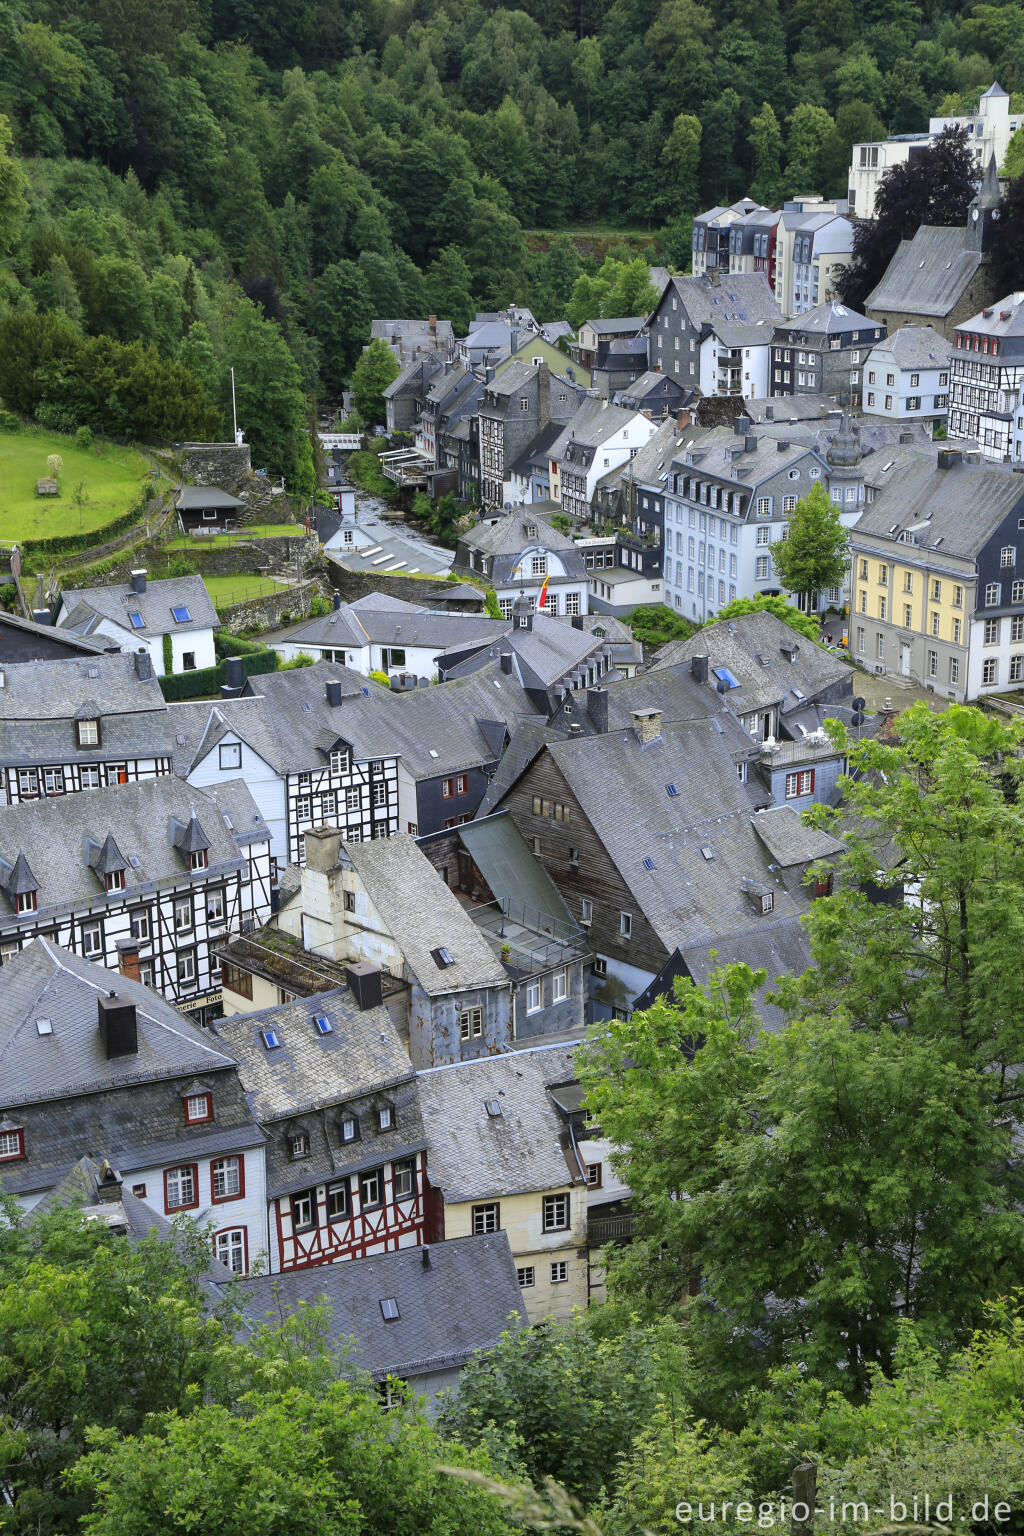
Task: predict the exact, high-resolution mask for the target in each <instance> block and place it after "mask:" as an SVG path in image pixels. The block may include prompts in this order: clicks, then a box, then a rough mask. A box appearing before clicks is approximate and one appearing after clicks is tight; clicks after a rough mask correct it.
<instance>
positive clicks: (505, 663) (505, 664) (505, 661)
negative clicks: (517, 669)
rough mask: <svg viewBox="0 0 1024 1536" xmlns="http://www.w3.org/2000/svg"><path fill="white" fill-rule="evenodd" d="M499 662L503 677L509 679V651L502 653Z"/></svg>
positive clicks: (510, 672) (510, 653) (510, 670)
mask: <svg viewBox="0 0 1024 1536" xmlns="http://www.w3.org/2000/svg"><path fill="white" fill-rule="evenodd" d="M499 660H500V661H501V670H502V671H503V672H504V674H505V676H506V677H511V676H512V652H511V651H502V653H501V656H500V658H499Z"/></svg>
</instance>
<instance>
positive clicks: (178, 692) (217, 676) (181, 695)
mask: <svg viewBox="0 0 1024 1536" xmlns="http://www.w3.org/2000/svg"><path fill="white" fill-rule="evenodd" d="M167 639H168V640H169V639H170V636H169V635H168V636H167ZM241 661H242V677H243V678H246V677H255V676H259V675H261V674H262V673H265V672H276V671H277V669H278V667H279V666H280V664H281V658H280V656H279V655H278V654H277V652H276V651H271V650H269V649H267V648H266V647H265V646H264V647H263V648H262V649H261V650H258V651H256V652H255V654H253V655H249V656H243V657H242V658H241ZM225 672H226V662H225V661H221V662H218V664H217V665H216V666H215V667H201V668H200V669H199V670H198V671H196V672H178V673H175V674H174V675H172V674H171V673H169V672H168V673H167V674H166V676H164V677H161V678H160V680H159V681H160V687H161V689H162V691H163V696H164V698H165V699H166V700H167V702H168V704H172V703H180V702H181V700H183V699H201V698H204V697H206V696H208V695H209V694H214V693H218V692H219V691H220V686H221V684H222V683H223V682H224V678H225Z"/></svg>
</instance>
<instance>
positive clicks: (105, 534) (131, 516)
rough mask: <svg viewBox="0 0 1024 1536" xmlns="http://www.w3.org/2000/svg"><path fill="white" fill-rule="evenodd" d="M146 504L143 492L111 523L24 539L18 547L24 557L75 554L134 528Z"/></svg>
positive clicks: (56, 556) (147, 504)
mask: <svg viewBox="0 0 1024 1536" xmlns="http://www.w3.org/2000/svg"><path fill="white" fill-rule="evenodd" d="M148 506H149V496H148V495H146V494H143V495H142V496H141V497H140V499H139V500H138V501H137V502H136V503H135V505H134V507H129V509H128V511H127V512H122V514H121V516H120V517H115V519H114V521H113V522H112V523H104V525H103V527H102V528H94V529H92V531H91V532H90V533H67V534H64V536H63V537H62V538H59V539H24V540H22V542H21V544H20V545H19V548H20V549H21V553H22V555H23V556H25V557H26V558H27V557H28V556H29V555H44V556H46V557H47V558H49V559H51V560H59V559H60V557H61V556H62V555H77V554H79V553H80V552H81V551H82V550H83V549H92V548H94V547H95V546H96V545H97V544H106V543H108V542H109V540H110V539H116V538H117V537H118V535H119V534H122V533H126V532H127V530H128V529H129V528H134V527H135V524H136V523H141V521H142V519H143V518H144V517H145V515H146V508H147V507H148Z"/></svg>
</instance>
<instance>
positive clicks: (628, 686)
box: [552, 661, 758, 762]
mask: <svg viewBox="0 0 1024 1536" xmlns="http://www.w3.org/2000/svg"><path fill="white" fill-rule="evenodd" d="M714 681H715V680H714V679H712V680H711V683H712V686H710V687H709V686H708V685H707V684H706V683H698V682H697V680H696V678H695V677H694V676H693V673H692V671H691V670H690V663H689V662H688V661H680V662H677V663H675V665H673V666H658V667H654V668H649V669H648V670H647V671H645V672H638V673H636V674H635V675H634V676H633V677H622V678H618V679H616V680H615V681H614V682H610V683H609V684H608V685H607V686H606V687H605V688H604V698H605V702H606V705H607V711H608V729H609V730H610V731H624V730H628V729H629V727H630V726H631V724H632V717H633V712H634V710H640V709H656V710H659V711H660V712H661V717H662V721H663V723H667V722H671V721H676V720H717V721H718V723H719V725H720V726H721V729H722V734H723V737H724V739H725V742H726V744H727V746H728V747H729V750H730V752H731V753H732V754H733V759H734V761H736V762H739V761H741V760H742V761H746V760H747V759H748V758H751V757H753V756H755V755H756V752H757V747H758V743H757V742H755V741H753V740H752V739H751V737H750V736H749V735H748V734H747V732H746V731H745V730H744V729H743V727H742V725H740V723H739V721H738V720H737V719H736V716H735V714H734V713H733V712H732V710H730V708H729V705H728V704H727V703H726V701H725V698H723V696H722V695H721V694H720V693H718V691H717V690H716V689H715V687H714ZM603 683H604V679H603V678H602V684H603ZM588 692H589V690H588ZM552 723H553V725H555V726H556V727H557V728H558V730H559V731H560V732H562V733H564V732H565V731H566V730H568V729H569V727H570V726H571V725H579V726H580V728H581V730H582V732H583V734H584V735H586V736H594V735H597V734H598V732H597V727H596V725H595V722H594V719H593V717H592V715H591V714H590V710H589V699H588V693H587V692H583V691H580V692H579V693H573V694H568V695H567V696H566V698H565V699H563V700H562V705H561V708H560V709H559V710H558V712H557V714H556V715H555V716H554V719H553V721H552Z"/></svg>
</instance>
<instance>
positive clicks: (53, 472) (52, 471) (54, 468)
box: [46, 453, 64, 485]
mask: <svg viewBox="0 0 1024 1536" xmlns="http://www.w3.org/2000/svg"><path fill="white" fill-rule="evenodd" d="M63 468H64V460H63V459H62V458H61V456H60V454H59V453H51V454H50V456H49V458H48V459H47V460H46V469H47V472H48V474H49V476H50V479H51V480H56V481H57V483H58V485H59V484H60V472H61V470H62V469H63Z"/></svg>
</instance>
